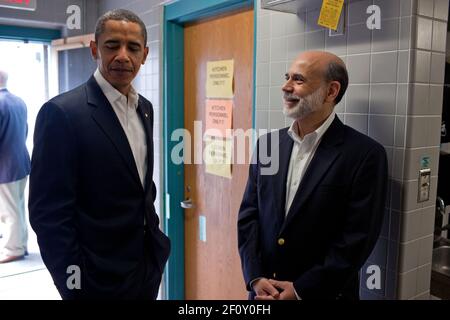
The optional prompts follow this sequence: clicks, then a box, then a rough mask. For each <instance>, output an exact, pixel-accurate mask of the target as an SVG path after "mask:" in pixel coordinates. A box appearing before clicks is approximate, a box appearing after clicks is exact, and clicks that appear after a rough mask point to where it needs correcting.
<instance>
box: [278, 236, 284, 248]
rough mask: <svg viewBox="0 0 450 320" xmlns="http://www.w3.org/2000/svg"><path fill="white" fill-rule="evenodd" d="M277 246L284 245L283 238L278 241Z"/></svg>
mask: <svg viewBox="0 0 450 320" xmlns="http://www.w3.org/2000/svg"><path fill="white" fill-rule="evenodd" d="M278 244H279V245H280V246H282V245H283V244H284V239H283V238H280V239H278Z"/></svg>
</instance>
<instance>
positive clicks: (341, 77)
mask: <svg viewBox="0 0 450 320" xmlns="http://www.w3.org/2000/svg"><path fill="white" fill-rule="evenodd" d="M325 80H326V81H328V82H330V81H337V82H339V83H340V84H341V89H340V90H339V93H338V95H337V96H336V98H335V99H334V102H335V104H338V103H339V102H340V101H341V99H342V97H343V96H344V94H345V91H346V90H347V87H348V73H347V69H346V68H345V66H344V65H342V64H340V63H337V62H330V63H329V64H328V68H327V70H326V72H325Z"/></svg>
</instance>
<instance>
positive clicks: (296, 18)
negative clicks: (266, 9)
mask: <svg viewBox="0 0 450 320" xmlns="http://www.w3.org/2000/svg"><path fill="white" fill-rule="evenodd" d="M283 20H284V23H285V27H286V34H287V35H291V34H298V33H302V32H305V18H303V16H302V15H295V14H287V15H285V16H284V17H283Z"/></svg>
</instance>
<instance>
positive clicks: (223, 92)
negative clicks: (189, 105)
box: [206, 60, 234, 98]
mask: <svg viewBox="0 0 450 320" xmlns="http://www.w3.org/2000/svg"><path fill="white" fill-rule="evenodd" d="M233 72H234V60H221V61H208V62H207V64H206V97H207V98H233Z"/></svg>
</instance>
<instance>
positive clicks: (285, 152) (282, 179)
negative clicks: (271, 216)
mask: <svg viewBox="0 0 450 320" xmlns="http://www.w3.org/2000/svg"><path fill="white" fill-rule="evenodd" d="M271 143H276V141H271ZM278 146H279V150H275V152H276V153H278V157H279V159H278V161H279V167H278V171H277V174H276V175H275V177H274V178H275V188H274V194H275V197H274V199H276V200H275V205H276V208H275V209H276V212H277V213H278V217H279V218H281V220H280V221H284V217H285V205H286V179H287V174H288V169H289V160H290V158H291V152H292V147H293V146H294V141H293V140H292V139H291V138H290V137H289V135H288V134H287V130H282V131H280V143H279V144H278ZM272 158H273V155H272Z"/></svg>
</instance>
